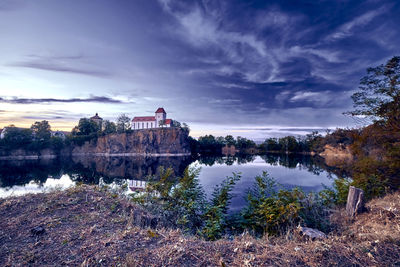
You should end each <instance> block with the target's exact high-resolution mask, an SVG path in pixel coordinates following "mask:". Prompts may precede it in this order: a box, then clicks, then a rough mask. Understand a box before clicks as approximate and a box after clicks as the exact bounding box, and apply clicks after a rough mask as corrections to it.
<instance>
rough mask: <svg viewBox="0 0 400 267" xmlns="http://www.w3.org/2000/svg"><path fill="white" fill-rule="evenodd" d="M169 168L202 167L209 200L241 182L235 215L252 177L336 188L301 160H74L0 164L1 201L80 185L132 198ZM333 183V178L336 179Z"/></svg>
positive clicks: (319, 167) (318, 166)
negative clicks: (230, 182)
mask: <svg viewBox="0 0 400 267" xmlns="http://www.w3.org/2000/svg"><path fill="white" fill-rule="evenodd" d="M160 166H163V167H170V168H172V169H173V171H174V174H175V175H176V176H178V177H179V176H181V175H182V174H183V171H184V170H185V168H186V167H188V166H192V167H200V168H201V171H200V175H199V180H200V183H201V185H202V186H203V188H204V190H205V192H206V193H207V195H208V196H210V195H211V193H212V191H213V188H214V186H215V185H217V184H220V183H221V182H222V181H223V179H225V178H226V177H227V176H231V175H232V173H233V172H235V173H240V175H241V179H240V181H239V182H238V183H237V185H236V186H235V188H234V192H233V193H234V194H235V197H234V198H233V199H232V205H231V209H232V210H235V209H240V208H241V207H242V206H243V205H244V204H245V200H244V197H245V195H246V192H247V190H248V189H249V188H250V187H251V186H252V185H253V183H254V177H255V176H257V175H260V174H261V173H262V172H263V171H267V172H268V173H269V174H270V176H271V177H274V178H275V179H276V181H277V182H278V183H280V184H282V185H283V186H285V187H287V188H293V187H296V186H299V187H301V188H302V189H303V190H305V191H318V190H321V189H322V188H323V186H322V185H323V184H324V185H328V186H329V185H330V184H331V183H332V178H331V177H332V174H330V173H329V172H328V171H327V170H326V169H327V168H326V166H325V165H324V163H323V161H321V159H319V160H316V159H315V158H312V157H310V156H302V155H300V156H299V155H276V154H269V155H264V156H252V155H248V156H237V157H232V156H231V157H212V156H210V157H201V158H198V159H192V158H191V157H150V158H145V157H72V158H60V159H53V160H50V159H47V160H19V161H0V197H7V196H13V195H22V194H26V193H37V192H43V191H48V190H51V189H53V188H61V189H63V188H68V187H70V186H73V185H75V184H76V183H85V184H108V185H112V186H122V185H127V187H128V193H129V192H133V190H140V189H143V188H144V186H145V184H146V182H147V181H148V180H149V179H150V178H149V177H151V176H154V175H156V174H157V172H158V170H159V167H160ZM333 177H335V176H334V175H333Z"/></svg>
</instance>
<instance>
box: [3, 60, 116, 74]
mask: <svg viewBox="0 0 400 267" xmlns="http://www.w3.org/2000/svg"><path fill="white" fill-rule="evenodd" d="M9 66H13V67H23V68H31V69H39V70H48V71H57V72H69V73H74V74H82V75H90V76H96V77H108V76H111V73H109V72H106V71H100V70H89V69H81V68H75V67H71V66H66V65H63V64H59V63H51V62H48V63H45V62H17V63H12V64H9Z"/></svg>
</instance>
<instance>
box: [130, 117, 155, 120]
mask: <svg viewBox="0 0 400 267" xmlns="http://www.w3.org/2000/svg"><path fill="white" fill-rule="evenodd" d="M132 121H156V117H154V116H147V117H134V118H133V119H132Z"/></svg>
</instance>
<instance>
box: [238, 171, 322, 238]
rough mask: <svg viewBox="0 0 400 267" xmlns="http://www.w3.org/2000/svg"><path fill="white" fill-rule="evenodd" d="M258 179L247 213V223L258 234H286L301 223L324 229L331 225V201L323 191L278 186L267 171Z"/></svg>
mask: <svg viewBox="0 0 400 267" xmlns="http://www.w3.org/2000/svg"><path fill="white" fill-rule="evenodd" d="M255 180H256V182H255V185H254V186H253V188H252V189H251V190H249V192H248V194H247V201H248V206H247V207H246V208H245V210H244V211H243V217H244V220H245V227H246V228H248V229H249V230H251V231H252V232H253V233H255V234H256V235H264V234H268V235H279V234H283V233H285V232H287V231H288V230H289V229H291V228H294V227H295V226H296V225H297V224H299V223H302V224H305V225H306V226H308V227H312V228H317V229H320V230H323V231H326V230H328V229H329V220H328V217H327V216H328V213H327V209H326V206H325V205H326V203H327V202H326V199H324V198H323V197H322V196H320V195H319V194H315V193H309V194H305V193H304V192H303V191H302V190H301V189H299V188H294V189H293V190H285V189H280V190H278V184H277V183H276V182H275V180H274V179H273V178H271V177H270V176H269V175H268V173H267V172H263V173H262V175H260V176H257V177H256V178H255ZM325 196H326V197H327V196H328V195H325Z"/></svg>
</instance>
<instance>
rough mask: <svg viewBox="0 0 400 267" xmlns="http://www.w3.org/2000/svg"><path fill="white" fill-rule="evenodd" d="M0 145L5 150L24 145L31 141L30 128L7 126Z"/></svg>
mask: <svg viewBox="0 0 400 267" xmlns="http://www.w3.org/2000/svg"><path fill="white" fill-rule="evenodd" d="M4 130H5V131H6V132H5V134H4V138H3V139H1V145H2V147H4V148H5V149H6V150H11V149H16V148H21V147H25V146H27V145H28V144H30V143H31V142H32V130H31V129H23V128H17V127H15V126H14V125H10V126H7V127H6V128H5V129H4Z"/></svg>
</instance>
